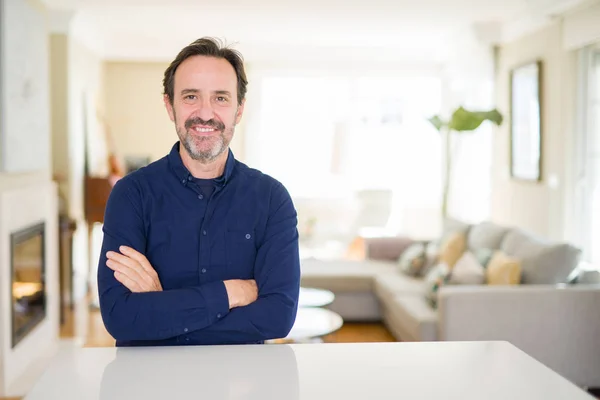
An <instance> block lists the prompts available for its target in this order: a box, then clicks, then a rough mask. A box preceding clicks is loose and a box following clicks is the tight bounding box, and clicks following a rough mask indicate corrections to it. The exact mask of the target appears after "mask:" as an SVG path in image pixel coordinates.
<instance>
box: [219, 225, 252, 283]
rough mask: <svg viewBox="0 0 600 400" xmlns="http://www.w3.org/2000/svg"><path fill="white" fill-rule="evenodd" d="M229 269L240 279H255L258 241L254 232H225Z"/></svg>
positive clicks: (250, 230)
mask: <svg viewBox="0 0 600 400" xmlns="http://www.w3.org/2000/svg"><path fill="white" fill-rule="evenodd" d="M225 245H226V249H225V250H226V253H227V269H228V271H229V272H230V274H231V275H233V276H234V277H236V278H238V279H251V278H253V277H254V261H255V258H256V240H255V237H254V230H253V229H248V230H228V231H226V232H225Z"/></svg>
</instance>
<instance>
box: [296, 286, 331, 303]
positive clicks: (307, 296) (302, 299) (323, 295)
mask: <svg viewBox="0 0 600 400" xmlns="http://www.w3.org/2000/svg"><path fill="white" fill-rule="evenodd" d="M333 300H335V294H333V292H332V291H330V290H325V289H317V288H306V287H301V288H300V296H299V297H298V306H299V307H325V306H328V305H330V304H331V303H333Z"/></svg>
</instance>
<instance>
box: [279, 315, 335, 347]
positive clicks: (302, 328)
mask: <svg viewBox="0 0 600 400" xmlns="http://www.w3.org/2000/svg"><path fill="white" fill-rule="evenodd" d="M343 324H344V320H343V319H342V317H341V316H340V315H339V314H337V313H335V312H333V311H331V310H328V309H326V308H312V307H306V308H298V313H297V315H296V322H294V326H293V327H292V330H291V331H290V333H289V334H288V335H287V336H286V337H285V340H290V341H294V342H307V341H313V340H315V339H319V338H321V337H323V336H326V335H330V334H332V333H334V332H336V331H337V330H338V329H340V328H341V327H342V325H343Z"/></svg>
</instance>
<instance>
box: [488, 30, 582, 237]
mask: <svg viewBox="0 0 600 400" xmlns="http://www.w3.org/2000/svg"><path fill="white" fill-rule="evenodd" d="M537 59H540V60H542V62H543V71H542V74H543V83H542V93H543V94H542V126H543V128H542V130H543V133H542V135H543V137H542V141H543V142H542V158H543V161H542V171H543V172H542V173H543V180H542V182H541V183H528V182H520V181H515V180H512V179H511V178H510V168H509V167H510V165H509V163H510V160H509V132H510V118H507V119H506V121H505V123H504V124H503V126H502V127H501V128H500V129H498V130H497V132H496V134H495V135H494V161H493V163H494V164H493V165H494V168H493V172H494V175H493V190H492V219H494V220H495V221H496V222H498V223H502V224H508V225H512V226H519V227H521V228H524V229H527V230H529V231H531V232H533V233H535V234H538V235H542V236H544V237H547V238H549V239H552V240H563V239H565V240H568V239H569V238H568V237H565V232H567V230H566V229H567V224H568V218H567V215H569V204H570V203H569V201H570V200H569V198H570V195H571V193H572V192H573V190H572V179H571V172H570V171H571V161H572V154H573V137H574V135H573V132H572V125H571V123H572V119H573V113H574V95H575V90H576V85H575V66H576V59H575V54H574V53H572V52H568V51H566V50H564V49H563V46H562V25H561V22H560V21H559V22H556V23H554V24H552V25H550V26H548V27H545V28H544V29H542V30H540V31H538V32H535V33H533V34H530V35H528V36H526V37H523V38H521V39H519V40H516V41H514V42H512V43H509V44H506V45H504V46H502V47H501V48H500V50H499V54H498V74H497V78H496V85H497V97H496V99H497V103H498V107H499V108H500V110H501V111H502V112H503V113H504V114H505V115H506V116H507V117H508V116H509V114H508V113H509V107H510V102H509V75H510V71H511V69H512V68H514V67H516V66H518V65H521V64H523V63H526V62H530V61H533V60H537Z"/></svg>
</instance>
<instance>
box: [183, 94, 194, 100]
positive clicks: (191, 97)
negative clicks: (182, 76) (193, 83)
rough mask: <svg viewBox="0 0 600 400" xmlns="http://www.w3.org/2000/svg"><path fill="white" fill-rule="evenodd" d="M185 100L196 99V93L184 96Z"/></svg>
mask: <svg viewBox="0 0 600 400" xmlns="http://www.w3.org/2000/svg"><path fill="white" fill-rule="evenodd" d="M183 99H184V100H196V95H195V94H188V95H187V96H184V97H183Z"/></svg>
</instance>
